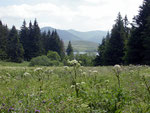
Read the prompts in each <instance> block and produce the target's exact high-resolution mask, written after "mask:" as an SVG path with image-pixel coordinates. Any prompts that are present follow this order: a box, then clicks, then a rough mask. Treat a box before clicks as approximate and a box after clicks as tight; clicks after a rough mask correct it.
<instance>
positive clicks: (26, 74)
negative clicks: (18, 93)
mask: <svg viewBox="0 0 150 113" xmlns="http://www.w3.org/2000/svg"><path fill="white" fill-rule="evenodd" d="M23 75H24V76H30V75H31V74H30V73H28V72H25V73H24V74H23Z"/></svg>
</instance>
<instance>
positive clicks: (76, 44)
mask: <svg viewBox="0 0 150 113" xmlns="http://www.w3.org/2000/svg"><path fill="white" fill-rule="evenodd" d="M71 44H72V47H73V49H74V52H95V51H97V48H98V45H99V44H98V43H95V42H89V41H82V40H80V41H72V42H71ZM67 46H68V42H65V48H67Z"/></svg>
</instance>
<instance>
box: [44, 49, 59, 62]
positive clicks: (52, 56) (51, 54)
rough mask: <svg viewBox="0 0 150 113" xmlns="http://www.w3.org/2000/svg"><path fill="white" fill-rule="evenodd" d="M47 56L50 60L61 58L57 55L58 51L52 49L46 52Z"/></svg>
mask: <svg viewBox="0 0 150 113" xmlns="http://www.w3.org/2000/svg"><path fill="white" fill-rule="evenodd" d="M47 57H48V58H49V59H50V60H52V61H55V60H56V61H60V60H61V58H60V56H59V55H58V53H57V52H54V51H48V53H47Z"/></svg>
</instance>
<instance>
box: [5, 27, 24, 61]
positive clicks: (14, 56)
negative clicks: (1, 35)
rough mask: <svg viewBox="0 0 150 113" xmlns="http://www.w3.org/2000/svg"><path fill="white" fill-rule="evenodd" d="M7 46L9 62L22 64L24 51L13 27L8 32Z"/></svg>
mask: <svg viewBox="0 0 150 113" xmlns="http://www.w3.org/2000/svg"><path fill="white" fill-rule="evenodd" d="M7 44H8V45H7V54H8V58H9V60H10V61H12V62H22V61H23V54H24V49H23V47H22V44H21V43H20V40H19V35H18V32H17V30H16V28H15V27H14V26H13V27H12V29H11V30H10V33H9V36H8V43H7Z"/></svg>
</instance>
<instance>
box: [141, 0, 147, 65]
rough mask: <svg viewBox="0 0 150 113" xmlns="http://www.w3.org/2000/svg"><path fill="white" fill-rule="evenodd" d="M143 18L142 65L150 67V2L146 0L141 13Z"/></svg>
mask: <svg viewBox="0 0 150 113" xmlns="http://www.w3.org/2000/svg"><path fill="white" fill-rule="evenodd" d="M139 14H141V16H143V19H141V21H142V20H143V21H142V23H143V32H142V34H141V37H142V38H143V46H144V50H143V54H142V55H143V61H142V64H147V65H150V57H149V55H150V0H144V3H143V6H142V7H141V10H140V13H139Z"/></svg>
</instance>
